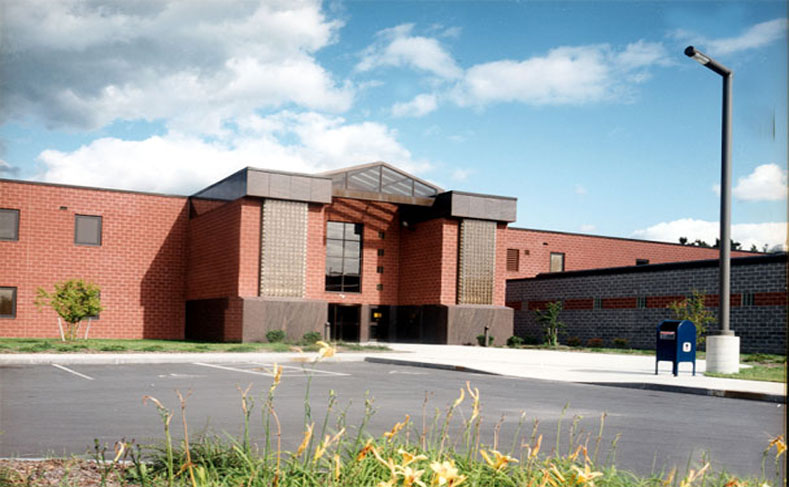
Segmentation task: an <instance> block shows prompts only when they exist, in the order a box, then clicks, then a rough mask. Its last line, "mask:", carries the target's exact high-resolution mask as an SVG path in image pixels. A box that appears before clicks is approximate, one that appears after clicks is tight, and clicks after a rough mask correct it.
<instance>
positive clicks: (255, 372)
mask: <svg viewBox="0 0 789 487" xmlns="http://www.w3.org/2000/svg"><path fill="white" fill-rule="evenodd" d="M193 365H201V366H203V367H211V368H214V369H220V370H227V371H230V372H242V373H244V374H252V375H262V376H265V377H274V374H273V373H271V372H259V370H260V369H261V368H264V367H267V368H269V369H270V370H273V369H274V364H264V363H260V362H247V363H245V364H240V365H257V366H258V367H256V368H255V369H252V370H250V369H242V368H238V367H228V366H226V365H217V364H206V363H203V362H193ZM260 366H262V367H260ZM281 367H282V369H283V372H286V371H289V370H295V371H298V372H304V373H307V370H306V369H302V368H301V367H294V366H292V365H282V366H281ZM263 370H267V369H265V368H264V369H263ZM313 372H315V373H316V374H317V375H334V376H340V377H343V376H349V375H351V374H343V373H340V372H328V371H325V370H313ZM288 375H290V374H288Z"/></svg>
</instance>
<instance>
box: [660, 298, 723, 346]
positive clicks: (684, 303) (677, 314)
mask: <svg viewBox="0 0 789 487" xmlns="http://www.w3.org/2000/svg"><path fill="white" fill-rule="evenodd" d="M692 294H693V295H692V296H691V297H689V298H685V299H683V300H681V301H674V302H672V303H669V305H668V308H669V309H670V310H671V314H672V315H674V319H675V320H690V321H692V322H693V324H694V325H696V346H699V345H701V344H702V343H704V334H705V333H706V332H707V325H711V324H713V323H715V322H716V320H715V315H714V314H713V313H711V312H710V311H708V310H707V307H706V306H705V305H704V293H702V292H701V291H699V290H697V289H694V290H693V291H692Z"/></svg>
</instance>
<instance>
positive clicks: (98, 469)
mask: <svg viewBox="0 0 789 487" xmlns="http://www.w3.org/2000/svg"><path fill="white" fill-rule="evenodd" d="M105 475H106V474H105V469H104V467H102V466H101V465H98V464H97V463H96V462H92V461H89V460H82V459H78V458H70V459H58V458H55V459H49V460H0V486H2V487H6V486H8V487H17V486H35V487H49V486H52V487H56V486H57V487H60V486H64V485H68V486H72V485H74V486H77V485H78V486H80V487H83V486H84V487H93V486H101V485H104V486H106V487H120V486H121V485H122V484H121V482H120V481H119V480H118V475H117V473H115V472H114V471H113V472H110V473H109V475H106V478H104V481H103V482H102V478H103V477H105Z"/></svg>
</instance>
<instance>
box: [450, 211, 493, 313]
mask: <svg viewBox="0 0 789 487" xmlns="http://www.w3.org/2000/svg"><path fill="white" fill-rule="evenodd" d="M495 269H496V223H495V222H489V221H482V220H470V219H464V220H463V221H461V223H460V249H459V256H458V304H493V284H494V277H495Z"/></svg>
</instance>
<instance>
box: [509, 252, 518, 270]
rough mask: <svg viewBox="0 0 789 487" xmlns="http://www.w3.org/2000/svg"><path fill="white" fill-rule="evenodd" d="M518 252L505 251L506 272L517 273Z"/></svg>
mask: <svg viewBox="0 0 789 487" xmlns="http://www.w3.org/2000/svg"><path fill="white" fill-rule="evenodd" d="M519 259H520V251H519V250H518V249H507V270H508V271H514V272H518V267H519V264H520V262H519Z"/></svg>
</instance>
